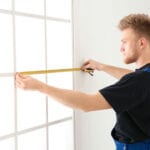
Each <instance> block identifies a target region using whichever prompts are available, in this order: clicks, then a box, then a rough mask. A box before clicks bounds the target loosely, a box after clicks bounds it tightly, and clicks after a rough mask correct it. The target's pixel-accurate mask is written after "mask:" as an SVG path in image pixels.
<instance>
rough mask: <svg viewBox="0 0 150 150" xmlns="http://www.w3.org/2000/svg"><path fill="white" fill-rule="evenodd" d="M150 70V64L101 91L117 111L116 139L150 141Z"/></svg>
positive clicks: (113, 131)
mask: <svg viewBox="0 0 150 150" xmlns="http://www.w3.org/2000/svg"><path fill="white" fill-rule="evenodd" d="M145 68H150V64H147V65H145V66H143V67H141V68H140V69H137V70H136V71H135V72H132V73H129V74H127V75H125V76H123V77H122V78H121V79H120V80H119V81H118V82H117V83H115V84H113V85H111V86H108V87H105V88H103V89H101V90H99V92H100V93H101V94H102V95H103V96H104V97H105V99H106V100H107V101H108V102H109V104H110V105H111V106H112V108H113V109H114V110H115V112H116V117H117V121H116V124H115V127H114V128H113V130H112V136H113V138H114V139H116V140H119V141H120V142H125V143H135V142H138V141H142V140H145V139H149V138H150V72H147V71H144V69H145Z"/></svg>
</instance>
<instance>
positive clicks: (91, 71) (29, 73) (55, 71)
mask: <svg viewBox="0 0 150 150" xmlns="http://www.w3.org/2000/svg"><path fill="white" fill-rule="evenodd" d="M72 71H81V68H65V69H51V70H33V71H21V72H17V73H21V74H23V75H34V74H47V73H59V72H72ZM84 72H87V73H89V74H90V75H91V76H93V72H94V70H93V69H91V68H87V69H86V70H84ZM14 75H15V73H0V77H10V76H14Z"/></svg>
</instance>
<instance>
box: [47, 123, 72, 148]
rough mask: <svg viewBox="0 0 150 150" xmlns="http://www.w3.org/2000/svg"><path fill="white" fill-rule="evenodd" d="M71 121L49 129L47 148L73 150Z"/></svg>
mask: <svg viewBox="0 0 150 150" xmlns="http://www.w3.org/2000/svg"><path fill="white" fill-rule="evenodd" d="M72 133H73V124H72V120H70V121H66V122H64V123H59V124H57V125H53V126H50V127H49V148H50V149H52V150H73V134H72Z"/></svg>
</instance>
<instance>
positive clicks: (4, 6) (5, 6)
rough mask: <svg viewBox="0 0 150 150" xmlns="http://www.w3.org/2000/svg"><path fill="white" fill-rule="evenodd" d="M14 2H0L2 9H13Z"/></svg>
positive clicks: (1, 0)
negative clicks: (12, 3)
mask: <svg viewBox="0 0 150 150" xmlns="http://www.w3.org/2000/svg"><path fill="white" fill-rule="evenodd" d="M11 1H12V0H0V9H9V10H10V9H11Z"/></svg>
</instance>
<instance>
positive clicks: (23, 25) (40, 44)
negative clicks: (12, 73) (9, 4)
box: [16, 17, 45, 71]
mask: <svg viewBox="0 0 150 150" xmlns="http://www.w3.org/2000/svg"><path fill="white" fill-rule="evenodd" d="M44 38H45V36H44V22H43V20H40V19H32V18H28V17H16V53H17V54H16V62H17V71H24V70H40V69H44V68H45V53H44V52H45V50H44V48H45V46H44V45H45V42H44Z"/></svg>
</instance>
